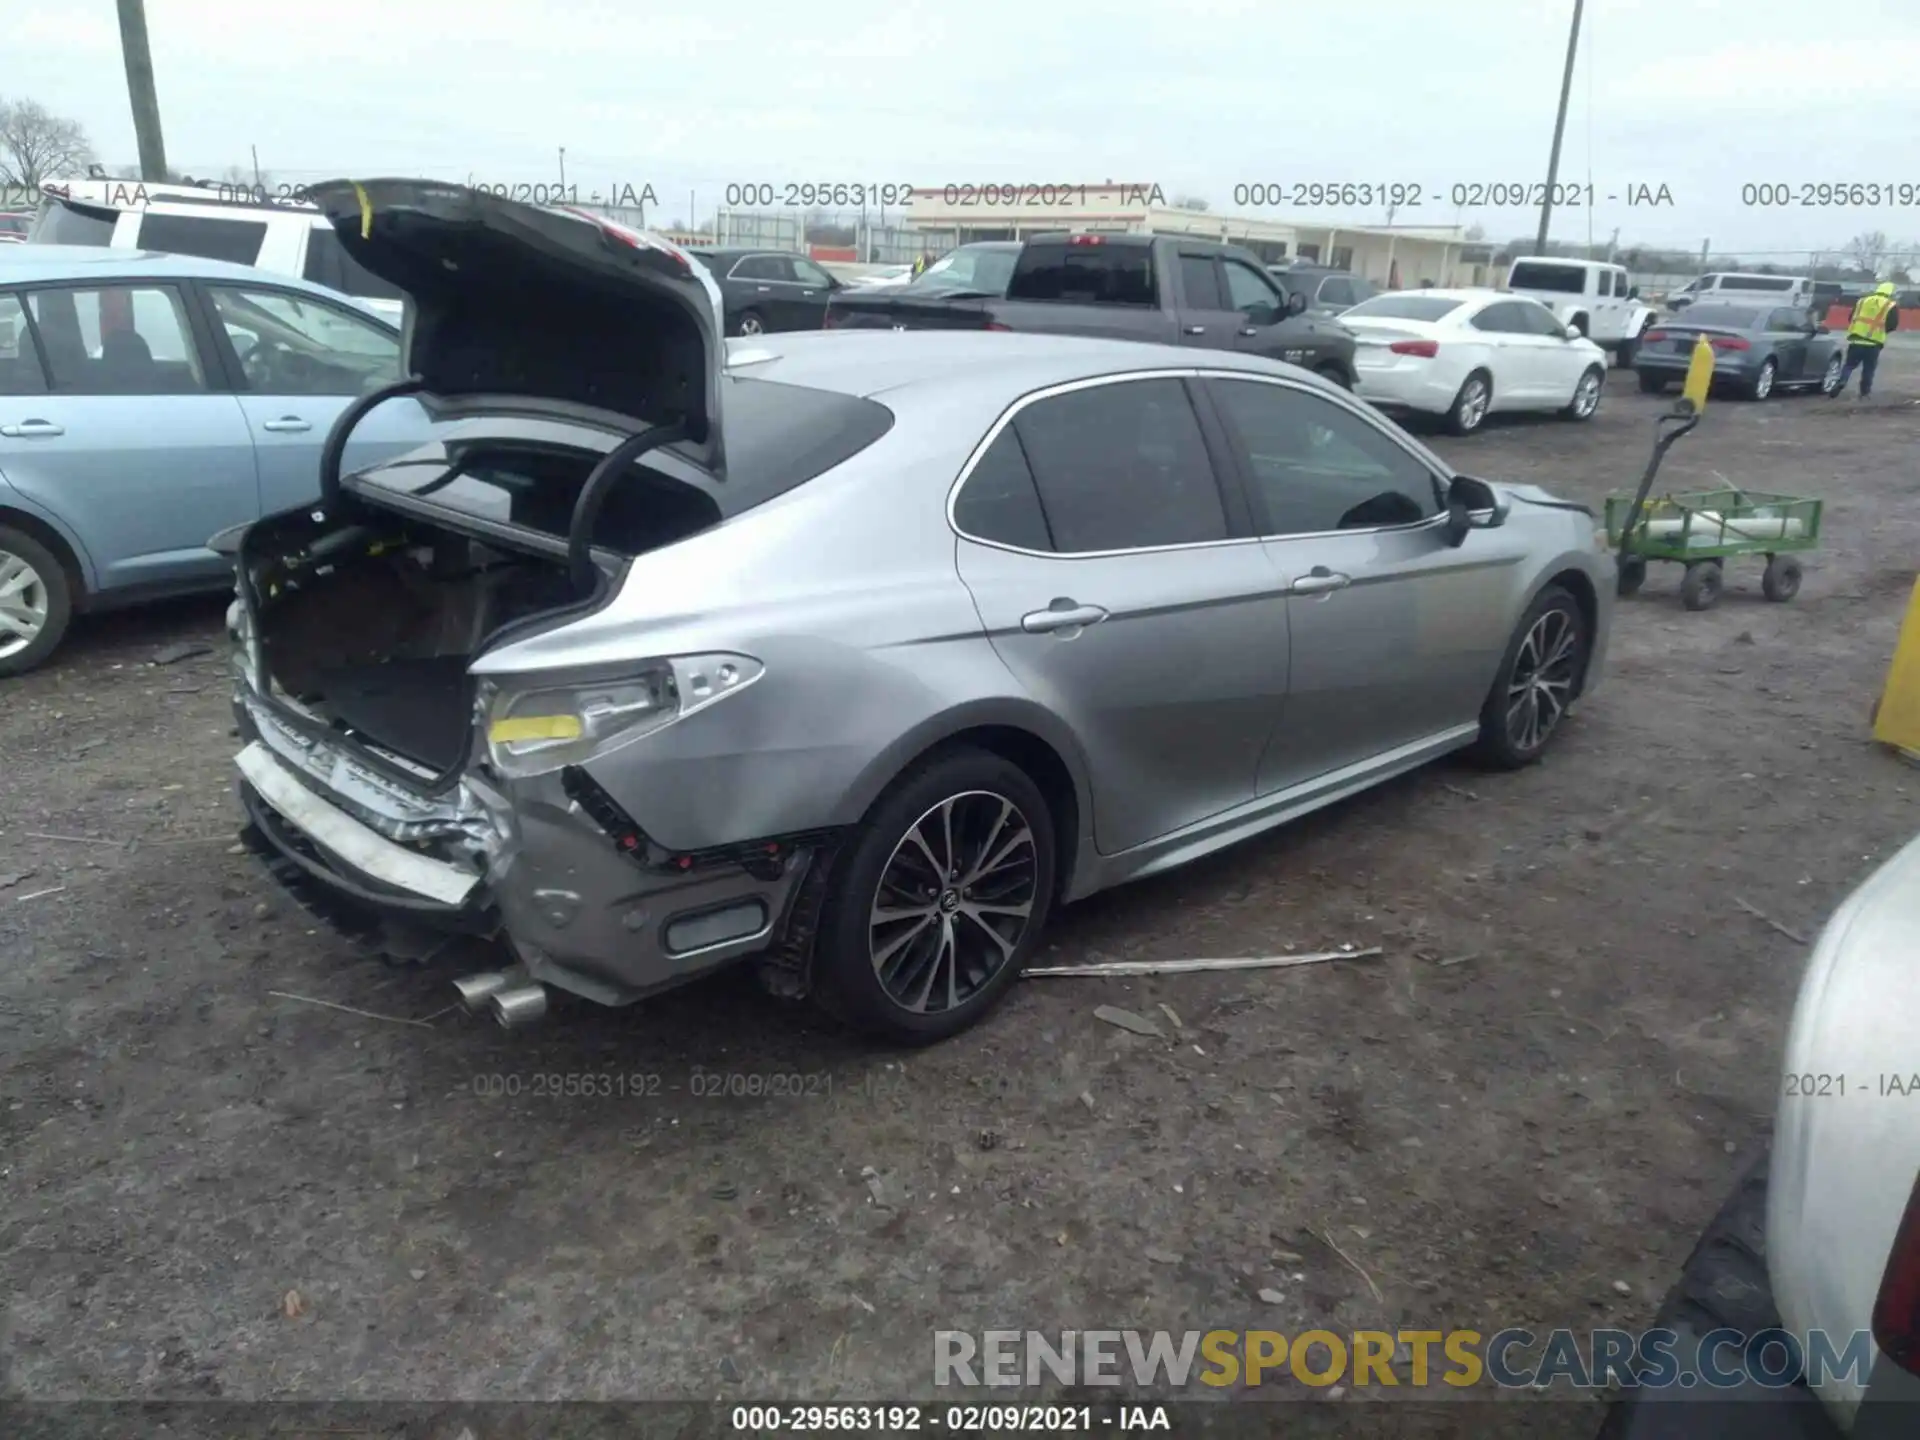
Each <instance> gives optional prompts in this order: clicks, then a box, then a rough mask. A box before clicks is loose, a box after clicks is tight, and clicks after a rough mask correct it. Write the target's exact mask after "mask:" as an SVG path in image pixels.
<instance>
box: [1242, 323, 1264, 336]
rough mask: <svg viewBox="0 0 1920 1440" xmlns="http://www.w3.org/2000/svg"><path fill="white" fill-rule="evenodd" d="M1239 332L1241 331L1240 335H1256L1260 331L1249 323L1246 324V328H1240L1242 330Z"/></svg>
mask: <svg viewBox="0 0 1920 1440" xmlns="http://www.w3.org/2000/svg"><path fill="white" fill-rule="evenodd" d="M1240 333H1241V334H1242V335H1258V334H1259V333H1260V331H1259V330H1258V329H1257V328H1255V327H1254V326H1252V325H1249V326H1247V328H1246V329H1244V330H1242V331H1241V332H1240Z"/></svg>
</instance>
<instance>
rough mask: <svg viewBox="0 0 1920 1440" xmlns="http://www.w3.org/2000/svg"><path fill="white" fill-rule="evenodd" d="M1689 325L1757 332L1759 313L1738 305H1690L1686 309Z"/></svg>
mask: <svg viewBox="0 0 1920 1440" xmlns="http://www.w3.org/2000/svg"><path fill="white" fill-rule="evenodd" d="M1687 324H1689V325H1723V326H1725V327H1726V328H1727V329H1729V330H1758V329H1759V328H1760V312H1759V311H1758V310H1749V309H1747V308H1745V307H1744V306H1740V305H1691V306H1689V307H1688V308H1687Z"/></svg>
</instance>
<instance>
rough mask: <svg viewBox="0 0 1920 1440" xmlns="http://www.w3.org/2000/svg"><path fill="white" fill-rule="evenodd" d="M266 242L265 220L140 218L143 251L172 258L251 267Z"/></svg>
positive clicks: (202, 217)
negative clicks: (193, 258) (151, 251)
mask: <svg viewBox="0 0 1920 1440" xmlns="http://www.w3.org/2000/svg"><path fill="white" fill-rule="evenodd" d="M266 238H267V222H266V221H264V220H216V219H214V218H213V217H211V216H207V215H161V214H156V213H155V212H153V211H151V210H149V211H148V212H147V213H146V214H145V215H142V216H141V217H140V248H141V249H142V250H161V251H164V252H166V253H167V254H169V255H198V256H200V257H202V258H203V259H207V260H227V261H231V262H232V263H233V264H235V265H251V264H253V262H254V261H256V260H258V259H259V258H260V245H261V243H262V242H263V241H264V240H265V239H266Z"/></svg>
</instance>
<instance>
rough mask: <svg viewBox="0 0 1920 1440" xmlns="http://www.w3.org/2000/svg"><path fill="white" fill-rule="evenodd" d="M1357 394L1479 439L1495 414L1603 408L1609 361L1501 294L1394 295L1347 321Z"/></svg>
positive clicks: (1531, 304) (1535, 308)
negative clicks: (1602, 393)
mask: <svg viewBox="0 0 1920 1440" xmlns="http://www.w3.org/2000/svg"><path fill="white" fill-rule="evenodd" d="M1340 323H1341V324H1342V325H1344V326H1346V327H1347V328H1348V329H1349V330H1351V331H1353V335H1354V341H1355V345H1354V356H1353V368H1354V373H1355V376H1356V377H1357V378H1356V380H1355V382H1354V387H1353V389H1354V393H1355V394H1356V395H1358V396H1360V397H1361V398H1362V399H1364V400H1369V401H1371V402H1373V404H1375V405H1377V406H1378V407H1379V408H1381V409H1383V410H1415V411H1420V412H1422V413H1424V414H1428V415H1441V416H1444V417H1445V418H1446V422H1447V426H1448V428H1449V429H1451V430H1452V431H1453V433H1454V434H1456V435H1471V434H1472V433H1473V432H1474V431H1475V430H1478V429H1479V428H1480V425H1481V422H1482V421H1484V420H1485V419H1486V418H1487V416H1488V415H1490V414H1492V413H1493V412H1494V411H1496V410H1557V411H1559V412H1560V413H1561V414H1562V415H1565V416H1566V417H1567V418H1569V419H1571V420H1587V419H1591V418H1592V416H1593V412H1594V411H1595V410H1597V409H1599V408H1600V388H1601V386H1602V385H1604V384H1605V383H1606V376H1607V354H1606V351H1604V350H1602V349H1601V348H1600V347H1599V346H1598V345H1596V344H1594V343H1593V342H1592V341H1591V340H1589V339H1587V338H1586V337H1585V336H1584V335H1580V334H1577V333H1575V332H1574V331H1572V330H1569V329H1568V328H1567V327H1566V326H1565V325H1562V324H1561V323H1560V322H1559V321H1558V320H1556V319H1555V318H1554V316H1553V312H1552V311H1551V310H1549V309H1547V307H1546V306H1544V305H1542V304H1541V303H1540V302H1539V301H1537V300H1529V299H1528V298H1527V297H1526V296H1524V295H1512V294H1508V293H1506V292H1505V291H1500V290H1395V291H1393V292H1391V293H1389V294H1386V295H1376V296H1374V297H1373V299H1371V300H1363V301H1361V302H1360V304H1358V305H1356V306H1354V307H1353V308H1352V309H1351V310H1346V311H1343V312H1342V313H1341V315H1340Z"/></svg>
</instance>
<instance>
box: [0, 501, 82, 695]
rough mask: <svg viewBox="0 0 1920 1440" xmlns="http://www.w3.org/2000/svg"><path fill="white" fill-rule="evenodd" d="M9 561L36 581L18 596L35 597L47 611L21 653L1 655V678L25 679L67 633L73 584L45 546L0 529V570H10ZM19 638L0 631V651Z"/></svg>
mask: <svg viewBox="0 0 1920 1440" xmlns="http://www.w3.org/2000/svg"><path fill="white" fill-rule="evenodd" d="M9 557H10V558H12V559H15V560H19V561H23V562H24V563H25V565H26V568H27V570H30V571H31V572H32V573H33V575H34V577H35V579H34V580H33V581H32V582H30V583H29V585H28V586H27V587H26V588H24V589H23V590H22V591H21V594H22V595H28V594H31V595H33V596H35V597H37V598H38V599H39V601H40V602H41V603H42V604H44V605H45V607H46V618H45V619H43V620H42V621H41V622H40V629H39V633H38V634H36V635H35V636H34V638H33V639H32V640H30V641H28V642H27V644H26V645H25V646H24V647H22V648H21V649H19V650H16V651H14V652H13V653H12V654H10V655H0V675H24V674H26V672H27V671H29V670H31V669H33V668H34V667H35V666H37V665H39V664H40V663H41V661H43V660H45V659H46V658H47V657H48V656H49V655H51V654H52V653H53V652H54V650H55V648H56V647H57V646H58V645H59V644H60V639H61V637H62V636H64V635H65V634H66V633H67V623H68V622H69V621H70V620H72V619H73V582H72V581H71V580H70V579H69V578H68V576H67V567H66V566H64V565H62V564H61V563H60V558H59V557H58V556H57V555H55V554H54V553H53V552H52V551H51V550H49V549H47V547H46V546H44V545H42V544H41V543H40V542H39V541H38V540H36V539H34V538H33V536H31V535H29V534H27V533H26V532H25V531H22V530H15V529H13V528H11V527H9V526H5V525H0V569H10V568H11V567H10V566H9V565H8V564H7V561H8V559H9ZM35 608H36V609H37V608H38V606H36V607H35ZM18 638H19V637H18V635H17V634H16V633H15V632H14V631H13V630H12V629H10V628H9V629H5V630H0V649H4V648H5V647H6V646H7V645H8V644H9V643H11V642H13V641H16V640H17V639H18Z"/></svg>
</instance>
